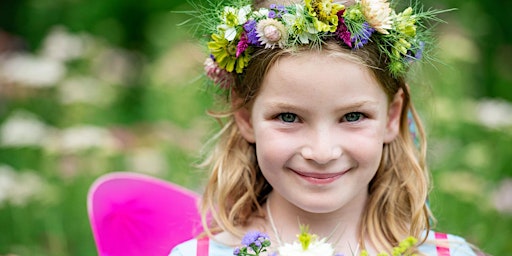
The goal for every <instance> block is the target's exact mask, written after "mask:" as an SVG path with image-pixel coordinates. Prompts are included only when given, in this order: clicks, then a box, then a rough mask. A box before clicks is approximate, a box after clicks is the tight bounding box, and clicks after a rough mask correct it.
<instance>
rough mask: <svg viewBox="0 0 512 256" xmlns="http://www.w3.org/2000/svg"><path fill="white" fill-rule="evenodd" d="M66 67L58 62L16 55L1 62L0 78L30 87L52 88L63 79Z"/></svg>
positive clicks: (33, 56) (9, 56) (26, 55)
mask: <svg viewBox="0 0 512 256" xmlns="http://www.w3.org/2000/svg"><path fill="white" fill-rule="evenodd" d="M65 73H66V67H65V65H64V64H63V63H61V62H60V61H58V60H54V59H50V58H45V57H40V56H35V55H32V54H28V53H16V54H12V55H8V56H4V57H3V58H2V59H1V60H0V77H2V78H3V80H5V81H6V82H10V83H15V84H20V85H23V86H29V87H52V86H55V85H56V83H57V82H58V81H59V80H60V79H62V77H63V76H64V75H65Z"/></svg>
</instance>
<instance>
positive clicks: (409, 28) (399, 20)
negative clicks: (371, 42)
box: [395, 7, 416, 37]
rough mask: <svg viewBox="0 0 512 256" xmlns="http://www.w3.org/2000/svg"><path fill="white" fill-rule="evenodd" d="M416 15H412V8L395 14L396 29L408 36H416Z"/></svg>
mask: <svg viewBox="0 0 512 256" xmlns="http://www.w3.org/2000/svg"><path fill="white" fill-rule="evenodd" d="M415 23H416V17H415V16H414V15H412V8H411V7H409V8H407V9H405V10H404V11H403V12H402V13H400V14H398V15H397V16H396V21H395V24H396V30H397V31H398V32H400V33H402V34H404V35H406V36H408V37H414V36H416V25H415Z"/></svg>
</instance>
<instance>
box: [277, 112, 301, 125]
mask: <svg viewBox="0 0 512 256" xmlns="http://www.w3.org/2000/svg"><path fill="white" fill-rule="evenodd" d="M277 118H279V120H281V121H283V122H285V123H293V122H296V121H297V115H296V114H293V113H281V114H279V115H278V116H277Z"/></svg>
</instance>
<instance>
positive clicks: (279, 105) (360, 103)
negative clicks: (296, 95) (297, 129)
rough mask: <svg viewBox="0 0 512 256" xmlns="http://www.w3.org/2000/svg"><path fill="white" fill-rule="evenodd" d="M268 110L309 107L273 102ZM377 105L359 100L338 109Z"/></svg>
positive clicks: (376, 103)
mask: <svg viewBox="0 0 512 256" xmlns="http://www.w3.org/2000/svg"><path fill="white" fill-rule="evenodd" d="M268 104H269V105H270V108H286V109H308V108H309V106H302V104H295V103H288V102H283V101H275V102H269V103H268ZM378 104H379V103H378V102H377V101H374V100H367V99H361V100H357V99H356V100H353V101H351V102H348V103H346V104H345V103H344V104H342V105H341V106H339V107H338V108H339V109H349V108H360V107H365V106H373V105H378Z"/></svg>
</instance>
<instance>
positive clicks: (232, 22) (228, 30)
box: [217, 5, 251, 41]
mask: <svg viewBox="0 0 512 256" xmlns="http://www.w3.org/2000/svg"><path fill="white" fill-rule="evenodd" d="M250 12H251V6H250V5H246V6H244V7H242V8H240V9H237V8H234V7H231V6H226V7H224V11H223V12H222V15H221V20H222V22H223V23H222V24H220V25H219V26H217V29H218V30H221V31H224V38H226V39H227V40H228V41H233V40H234V39H235V37H236V35H237V33H238V31H237V29H236V27H237V26H239V25H242V24H244V23H245V22H247V15H248V14H249V13H250Z"/></svg>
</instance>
